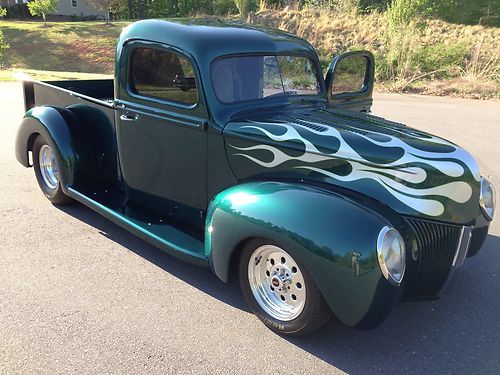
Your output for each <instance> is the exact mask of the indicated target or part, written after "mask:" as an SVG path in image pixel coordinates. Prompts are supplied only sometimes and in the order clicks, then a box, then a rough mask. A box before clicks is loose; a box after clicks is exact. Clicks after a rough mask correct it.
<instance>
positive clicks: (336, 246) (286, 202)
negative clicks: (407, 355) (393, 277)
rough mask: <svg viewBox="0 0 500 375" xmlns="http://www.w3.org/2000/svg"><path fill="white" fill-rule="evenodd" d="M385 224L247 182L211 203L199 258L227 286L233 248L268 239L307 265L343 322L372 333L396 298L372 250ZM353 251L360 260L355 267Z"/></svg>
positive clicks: (356, 207)
mask: <svg viewBox="0 0 500 375" xmlns="http://www.w3.org/2000/svg"><path fill="white" fill-rule="evenodd" d="M386 225H389V224H388V222H387V221H386V220H385V219H384V218H382V217H381V216H380V215H378V214H376V213H374V212H373V211H370V210H369V209H367V208H365V207H364V206H361V205H360V204H358V203H356V202H354V201H352V200H350V199H347V198H345V197H343V196H341V195H339V194H336V193H332V192H329V191H324V190H322V189H319V188H315V187H310V186H303V185H298V184H293V183H284V182H250V183H244V184H241V185H238V186H235V187H232V188H229V189H227V190H225V191H224V192H222V193H220V194H218V195H217V196H216V197H215V198H214V199H213V200H212V202H211V203H210V206H209V209H208V211H207V223H206V233H205V236H206V248H205V252H206V255H207V257H208V259H209V260H210V264H211V267H212V269H213V271H214V272H215V274H216V275H217V276H218V277H219V278H220V279H222V280H223V281H228V279H229V267H230V264H231V257H232V255H233V251H235V249H238V247H239V246H240V245H241V244H242V243H244V241H245V240H248V239H250V238H255V237H259V238H265V239H269V240H272V241H274V242H276V243H278V244H279V245H280V246H282V247H283V248H284V249H285V250H286V251H287V252H290V253H291V255H292V256H293V257H296V258H298V260H299V261H300V262H302V264H304V265H305V267H306V268H307V270H308V271H309V273H310V274H311V275H312V277H313V278H314V280H315V282H316V284H317V285H318V287H319V289H320V291H321V293H322V294H323V296H324V297H325V300H326V301H327V303H328V304H329V306H330V307H331V309H332V310H333V312H334V313H335V314H336V315H337V317H338V318H339V319H340V320H341V321H343V322H344V323H346V324H347V325H349V326H352V327H358V328H371V327H373V326H375V325H377V324H379V323H380V322H381V321H382V320H383V319H384V318H385V317H386V316H387V314H388V313H389V311H390V310H391V309H392V307H393V305H394V304H395V302H396V301H397V300H398V299H399V298H400V296H401V293H402V291H401V289H402V288H401V287H395V286H393V285H391V284H389V282H388V281H387V280H386V279H385V278H384V276H383V275H382V273H381V271H380V267H379V265H378V260H377V256H376V243H377V238H378V235H379V233H380V231H381V229H382V228H383V227H384V226H386ZM353 252H359V253H361V257H360V258H359V263H358V264H359V268H358V266H357V265H355V262H354V261H353Z"/></svg>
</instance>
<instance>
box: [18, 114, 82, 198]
mask: <svg viewBox="0 0 500 375" xmlns="http://www.w3.org/2000/svg"><path fill="white" fill-rule="evenodd" d="M63 115H64V113H62V112H61V110H60V109H57V108H52V107H35V108H33V109H31V110H29V111H28V112H27V113H26V114H25V116H24V119H23V121H22V122H21V125H20V127H19V130H18V133H17V138H16V158H17V160H18V161H19V162H20V163H21V164H22V165H24V166H26V167H28V166H29V161H28V143H29V142H33V141H34V138H35V137H36V136H37V135H41V136H43V137H44V139H45V140H46V141H47V142H48V144H49V146H50V147H51V148H52V150H54V152H55V154H56V158H57V160H58V162H59V165H61V169H60V171H59V174H60V180H61V183H62V184H61V185H62V187H63V189H64V190H65V189H66V186H68V185H71V184H73V182H74V181H75V172H76V164H77V160H78V158H79V155H78V152H77V151H76V149H75V147H74V145H73V142H72V137H71V133H70V129H69V125H68V121H70V118H69V116H68V114H66V116H65V117H66V118H65V117H63Z"/></svg>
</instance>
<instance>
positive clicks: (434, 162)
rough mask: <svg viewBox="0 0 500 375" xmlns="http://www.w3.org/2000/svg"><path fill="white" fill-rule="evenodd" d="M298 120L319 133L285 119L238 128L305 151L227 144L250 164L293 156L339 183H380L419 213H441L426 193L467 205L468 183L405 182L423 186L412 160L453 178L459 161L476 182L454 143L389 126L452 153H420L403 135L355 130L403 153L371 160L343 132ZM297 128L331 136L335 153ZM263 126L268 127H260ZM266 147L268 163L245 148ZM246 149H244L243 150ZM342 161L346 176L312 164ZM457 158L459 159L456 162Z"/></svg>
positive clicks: (422, 171) (473, 170)
mask: <svg viewBox="0 0 500 375" xmlns="http://www.w3.org/2000/svg"><path fill="white" fill-rule="evenodd" d="M301 122H302V123H306V124H310V125H315V126H318V125H320V126H321V127H322V129H321V131H319V130H316V128H310V127H309V126H305V125H303V124H301V123H298V122H297V123H294V125H295V126H292V125H290V124H289V123H286V122H253V121H248V122H247V123H248V124H249V125H243V126H241V127H240V129H254V130H257V131H259V132H261V133H263V134H264V135H266V136H267V137H268V138H269V139H271V140H273V141H277V142H286V141H300V142H301V143H303V144H304V146H305V151H304V153H303V154H301V155H299V156H290V155H288V154H287V153H285V152H283V151H281V150H280V149H278V148H276V147H274V146H272V145H266V144H258V145H254V146H249V147H237V146H234V145H231V147H233V148H234V149H236V150H238V151H242V152H239V153H235V154H234V156H241V157H244V158H247V159H249V160H251V161H253V162H254V163H256V164H258V165H260V166H262V167H265V168H274V167H277V166H279V165H281V164H283V163H285V162H288V161H291V160H295V161H298V162H303V163H304V165H299V166H295V167H294V168H295V169H303V170H309V171H313V172H316V173H320V174H322V175H325V176H327V177H329V178H332V179H334V180H337V181H342V182H353V181H357V180H361V179H369V180H372V181H375V182H377V183H378V184H379V185H380V186H381V187H383V188H384V189H385V190H386V191H387V192H389V193H390V194H391V195H392V196H393V197H395V198H396V199H398V200H399V201H400V202H402V203H403V204H405V205H407V206H408V207H411V208H412V209H414V210H416V211H418V212H421V213H423V214H425V215H428V216H439V215H442V214H443V213H444V209H445V208H444V205H443V203H441V202H440V201H438V200H436V199H432V198H425V197H426V196H441V197H445V198H448V199H451V200H453V201H455V202H457V203H465V202H467V201H468V200H469V199H470V198H471V196H472V187H471V186H470V185H469V184H468V183H466V182H464V181H454V182H449V183H445V184H442V185H439V186H434V187H430V188H428V187H427V188H413V187H409V186H407V184H408V183H409V184H413V185H416V184H421V183H423V182H425V181H426V179H427V177H428V174H427V172H426V170H425V169H423V168H421V167H419V166H412V164H415V163H419V164H424V165H429V166H432V167H433V168H435V169H437V170H439V171H440V172H441V173H443V174H444V175H446V176H449V177H451V178H458V177H461V176H463V175H464V174H465V172H466V171H465V169H464V167H463V165H462V164H461V163H459V162H458V161H461V162H462V163H464V164H465V165H466V166H467V168H468V169H469V170H470V171H471V173H472V174H473V176H474V179H475V180H476V181H479V179H480V175H479V168H478V167H477V164H476V162H475V161H474V159H473V158H472V157H471V156H470V154H469V153H468V152H467V151H465V150H463V149H461V148H459V147H457V146H455V145H454V144H452V143H450V142H448V141H446V140H444V139H441V138H437V137H434V136H431V135H427V134H425V136H423V135H421V134H419V133H417V132H411V129H408V128H405V129H401V130H398V129H393V128H391V130H392V131H395V132H396V133H398V132H399V133H401V134H403V132H404V135H405V136H406V137H408V136H409V135H410V136H411V138H413V139H417V140H421V141H424V142H430V143H432V144H438V145H445V146H448V148H450V149H451V150H453V151H451V152H431V151H424V150H420V149H418V148H415V147H413V146H411V145H409V144H407V143H405V142H403V141H402V140H401V139H399V138H397V137H395V136H392V135H388V134H387V133H381V132H377V131H370V133H371V134H379V135H382V136H383V139H384V141H377V140H374V139H372V138H370V137H367V136H366V135H363V134H359V133H356V136H358V137H361V138H363V139H364V140H366V141H368V142H370V143H371V144H373V145H375V146H381V147H391V148H394V147H396V148H398V149H400V150H402V151H403V155H402V156H401V157H400V158H399V159H397V160H395V161H393V162H386V163H375V162H371V161H369V160H366V159H365V158H363V157H362V156H361V155H360V154H359V153H358V152H357V151H356V150H355V149H354V148H352V147H351V146H350V145H349V144H348V143H347V142H346V141H345V139H344V138H343V137H342V135H341V133H340V132H339V131H338V130H337V129H335V128H334V127H333V126H324V125H323V124H318V123H315V122H311V121H306V120H301ZM297 126H298V127H300V128H301V130H304V131H306V132H309V133H311V134H314V135H315V136H321V137H334V138H336V139H337V140H338V141H339V142H340V146H339V148H338V150H337V151H335V152H333V153H323V152H321V151H319V150H318V148H317V147H316V146H315V145H314V144H313V143H312V141H310V140H308V139H306V138H304V137H303V136H301V135H300V134H299V132H298V131H297V128H296V127H297ZM264 127H266V128H267V129H266V128H264ZM273 128H274V129H276V130H280V132H282V131H283V130H285V133H284V134H282V135H276V134H274V133H273V132H271V131H269V130H268V129H273ZM351 128H352V129H353V130H361V131H362V132H364V133H366V129H359V128H356V127H353V126H351ZM256 150H262V151H268V152H270V153H272V154H273V159H272V160H271V161H264V160H262V159H259V158H257V157H254V156H252V155H249V154H248V151H256ZM243 151H244V152H243ZM338 159H341V160H343V161H345V162H347V163H349V164H350V166H351V167H352V171H351V172H350V173H349V174H348V175H340V174H336V173H334V172H332V171H328V170H324V169H321V168H318V167H315V166H314V165H311V164H314V163H317V162H322V161H327V160H338ZM454 160H457V161H454Z"/></svg>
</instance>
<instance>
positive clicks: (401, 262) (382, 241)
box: [377, 227, 406, 286]
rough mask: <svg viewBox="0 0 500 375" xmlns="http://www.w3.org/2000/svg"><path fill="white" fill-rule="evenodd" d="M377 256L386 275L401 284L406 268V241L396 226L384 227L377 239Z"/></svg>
mask: <svg viewBox="0 0 500 375" xmlns="http://www.w3.org/2000/svg"><path fill="white" fill-rule="evenodd" d="M377 258H378V264H379V265H380V270H381V271H382V274H383V275H384V277H385V278H386V279H387V280H389V282H391V283H392V284H394V285H397V286H399V284H401V281H402V280H403V276H404V274H405V269H406V261H405V243H404V241H403V237H401V235H400V234H399V232H398V231H397V230H396V229H394V228H389V227H383V228H382V230H381V231H380V233H379V235H378V240H377Z"/></svg>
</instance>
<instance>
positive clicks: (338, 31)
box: [249, 9, 500, 97]
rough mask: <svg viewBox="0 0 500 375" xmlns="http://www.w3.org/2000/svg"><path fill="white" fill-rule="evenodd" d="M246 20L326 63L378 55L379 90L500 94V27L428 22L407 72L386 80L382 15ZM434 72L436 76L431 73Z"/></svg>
mask: <svg viewBox="0 0 500 375" xmlns="http://www.w3.org/2000/svg"><path fill="white" fill-rule="evenodd" d="M249 22H251V23H254V24H260V25H264V26H268V27H273V28H278V29H282V30H285V31H288V32H290V33H293V34H296V35H299V36H301V37H303V38H305V39H307V40H308V41H309V42H311V44H313V45H314V47H315V48H316V49H317V50H318V52H319V53H320V55H321V58H322V60H323V61H322V62H323V64H324V65H326V64H328V62H329V60H330V58H331V57H332V56H333V55H335V54H338V53H340V52H344V51H349V50H355V49H368V50H370V51H372V52H373V53H374V54H375V55H376V57H377V60H378V61H377V63H378V66H377V68H378V69H377V72H378V74H377V75H378V76H377V78H378V87H379V88H380V89H382V90H387V91H402V90H403V91H413V92H415V91H416V92H420V93H429V94H437V95H460V96H469V97H499V96H500V28H497V27H483V26H467V25H458V24H450V23H446V22H444V21H440V20H428V21H426V25H425V27H423V28H422V30H420V32H419V33H418V35H414V36H413V37H412V40H411V43H412V46H411V49H412V50H413V51H414V55H413V60H414V61H413V62H412V64H411V69H410V70H411V72H409V74H408V75H407V76H406V77H404V78H402V77H388V76H384V75H383V74H382V73H383V71H384V60H385V58H386V55H387V53H388V47H387V39H386V36H385V30H386V28H387V21H386V18H385V16H384V14H380V13H376V12H375V13H371V14H366V15H362V14H355V13H333V12H329V11H322V10H315V9H311V10H300V11H295V10H287V11H261V12H259V13H257V14H255V15H253V16H250V17H249ZM433 72H434V73H433Z"/></svg>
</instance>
